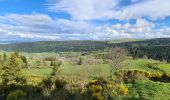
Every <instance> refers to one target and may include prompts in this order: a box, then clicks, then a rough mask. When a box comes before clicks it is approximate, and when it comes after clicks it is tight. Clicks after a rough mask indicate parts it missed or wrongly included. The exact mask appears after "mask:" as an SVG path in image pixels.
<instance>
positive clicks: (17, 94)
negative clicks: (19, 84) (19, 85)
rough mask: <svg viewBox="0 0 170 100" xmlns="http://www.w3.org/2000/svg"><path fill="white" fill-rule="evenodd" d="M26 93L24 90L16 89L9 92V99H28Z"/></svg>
mask: <svg viewBox="0 0 170 100" xmlns="http://www.w3.org/2000/svg"><path fill="white" fill-rule="evenodd" d="M26 95H27V94H26V92H24V91H22V90H15V91H12V92H10V93H9V94H8V96H7V100H26Z"/></svg>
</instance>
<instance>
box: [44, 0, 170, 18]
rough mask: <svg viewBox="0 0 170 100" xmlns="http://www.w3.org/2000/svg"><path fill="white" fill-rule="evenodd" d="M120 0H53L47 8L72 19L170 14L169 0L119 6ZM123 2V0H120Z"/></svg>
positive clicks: (164, 15)
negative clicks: (64, 13)
mask: <svg viewBox="0 0 170 100" xmlns="http://www.w3.org/2000/svg"><path fill="white" fill-rule="evenodd" d="M121 1H122V0H104V1H101V0H60V1H58V0H53V2H52V3H48V6H49V7H48V8H47V9H48V10H50V11H53V12H60V11H62V12H66V13H68V14H70V15H71V16H72V18H73V19H74V20H93V19H100V20H107V19H119V20H128V19H131V18H135V19H138V18H141V17H149V18H152V19H155V18H164V17H166V16H170V6H169V4H170V0H142V1H141V2H140V0H131V2H132V3H131V4H130V5H128V6H123V7H120V6H119V5H120V3H121ZM122 2H123V1H122Z"/></svg>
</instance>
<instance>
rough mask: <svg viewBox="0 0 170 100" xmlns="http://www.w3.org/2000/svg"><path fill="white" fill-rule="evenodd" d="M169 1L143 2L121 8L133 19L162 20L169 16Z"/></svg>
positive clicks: (148, 0) (147, 0)
mask: <svg viewBox="0 0 170 100" xmlns="http://www.w3.org/2000/svg"><path fill="white" fill-rule="evenodd" d="M169 4H170V0H145V2H141V3H136V4H133V5H130V6H128V7H125V8H123V10H127V11H128V12H129V13H130V14H132V15H133V17H136V18H139V17H149V18H151V19H155V18H164V17H166V16H170V6H169Z"/></svg>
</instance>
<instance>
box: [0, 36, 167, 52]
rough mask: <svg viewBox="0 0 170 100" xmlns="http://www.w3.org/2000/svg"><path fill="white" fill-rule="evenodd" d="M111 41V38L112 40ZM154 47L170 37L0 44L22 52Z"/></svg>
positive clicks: (165, 43)
mask: <svg viewBox="0 0 170 100" xmlns="http://www.w3.org/2000/svg"><path fill="white" fill-rule="evenodd" d="M112 41H113V40H112ZM115 46H119V47H125V48H131V47H155V46H166V47H167V46H170V38H157V39H148V40H140V41H133V42H132V41H129V42H128V41H126V42H122V43H117V40H115V43H108V41H88V40H86V41H41V42H24V43H13V44H4V45H0V49H1V50H5V51H23V52H67V51H74V52H88V51H96V50H104V49H107V48H111V47H115Z"/></svg>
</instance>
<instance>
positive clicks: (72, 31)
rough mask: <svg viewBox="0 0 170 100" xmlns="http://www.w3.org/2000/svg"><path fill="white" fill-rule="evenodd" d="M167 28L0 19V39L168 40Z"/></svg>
mask: <svg viewBox="0 0 170 100" xmlns="http://www.w3.org/2000/svg"><path fill="white" fill-rule="evenodd" d="M169 33H170V27H161V28H158V29H155V24H154V23H152V22H149V21H147V20H146V19H142V18H139V19H137V20H136V23H134V24H131V23H129V22H127V23H124V24H119V23H118V24H114V25H109V24H103V25H99V26H95V25H93V23H92V22H90V21H83V20H67V19H52V18H51V17H50V16H48V15H45V14H39V13H33V14H23V15H20V14H7V15H4V16H0V35H1V37H0V39H1V40H2V39H9V40H12V39H20V40H24V39H26V40H73V39H74V40H80V39H81V40H89V39H92V40H104V39H112V38H154V37H165V36H167V37H170V34H169Z"/></svg>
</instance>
